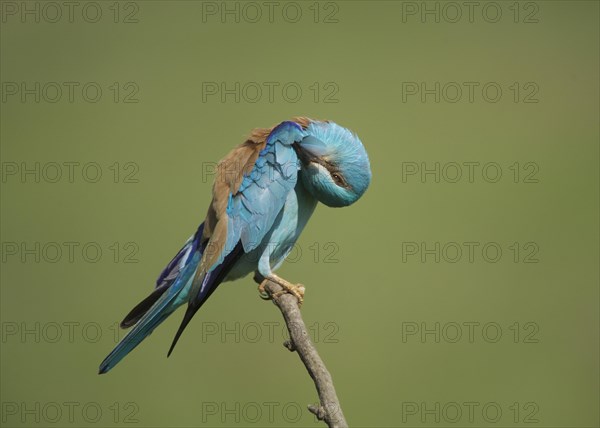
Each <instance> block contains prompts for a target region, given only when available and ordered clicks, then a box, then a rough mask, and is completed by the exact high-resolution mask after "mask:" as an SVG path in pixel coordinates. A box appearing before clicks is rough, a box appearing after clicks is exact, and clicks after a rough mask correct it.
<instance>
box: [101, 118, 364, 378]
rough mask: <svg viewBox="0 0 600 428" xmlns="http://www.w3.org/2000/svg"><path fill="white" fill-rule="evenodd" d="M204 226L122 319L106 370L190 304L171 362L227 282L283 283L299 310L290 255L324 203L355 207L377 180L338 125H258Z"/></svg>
mask: <svg viewBox="0 0 600 428" xmlns="http://www.w3.org/2000/svg"><path fill="white" fill-rule="evenodd" d="M216 171H217V174H216V178H215V183H214V185H213V190H212V201H211V203H210V205H209V207H208V213H207V214H206V218H205V220H204V222H203V223H202V224H201V225H200V226H199V227H198V230H196V233H194V235H193V236H192V237H190V239H188V241H187V242H186V243H185V245H184V246H183V248H182V249H181V250H180V251H179V252H178V253H177V255H176V256H175V257H174V258H173V260H171V261H170V262H169V264H168V265H167V266H166V267H165V269H164V270H163V271H162V273H161V274H160V276H159V277H158V279H157V281H156V287H155V289H154V291H153V292H152V293H151V294H150V295H149V296H148V297H146V298H145V299H144V300H142V301H141V302H140V303H139V304H138V305H137V306H136V307H134V308H133V309H132V310H131V312H129V314H127V316H126V317H125V319H124V320H123V321H122V322H121V327H122V328H129V327H133V328H132V329H131V331H130V332H129V333H128V334H127V335H126V336H125V337H124V338H123V340H122V341H121V342H120V343H119V344H118V345H117V346H116V347H115V349H114V350H113V351H112V352H111V353H110V354H109V355H108V356H107V357H106V358H105V359H104V361H102V363H101V364H100V373H101V374H102V373H106V372H108V371H109V370H110V369H112V368H113V367H114V366H115V365H116V364H117V363H118V362H119V361H120V360H121V359H122V358H123V357H124V356H125V355H127V354H128V353H129V352H130V351H131V350H132V349H133V348H135V347H136V346H137V345H138V344H139V343H140V342H141V341H142V340H144V338H146V336H148V335H149V334H150V333H152V331H153V330H154V329H155V328H156V327H157V326H158V325H159V324H160V323H162V322H163V321H164V320H165V319H166V318H167V317H168V316H169V315H171V314H172V313H173V312H174V311H175V310H176V309H177V308H178V307H179V306H181V305H183V304H185V303H187V310H186V312H185V314H184V317H183V320H182V322H181V325H180V327H179V330H178V331H177V333H176V334H175V338H174V339H173V343H172V345H171V348H170V349H169V353H168V355H170V354H171V352H172V351H173V348H174V347H175V345H176V343H177V341H178V340H179V337H180V336H181V333H182V332H183V331H184V329H185V328H186V326H187V325H188V323H189V322H190V320H191V319H192V317H193V316H194V314H195V313H196V312H197V311H198V309H200V307H201V306H202V305H203V304H204V302H206V300H207V299H208V298H209V297H210V295H211V294H212V293H213V292H214V291H215V290H216V288H217V287H218V286H219V284H221V283H222V282H224V281H231V280H235V279H238V278H242V277H244V276H246V275H248V274H250V273H252V272H254V273H255V277H256V278H259V281H263V282H262V284H261V285H260V286H259V290H260V291H261V292H263V293H264V284H265V281H266V280H270V281H273V282H275V283H277V284H279V285H280V286H281V287H282V288H283V289H284V292H289V293H292V294H293V295H294V296H296V298H297V299H298V300H299V303H300V304H301V303H302V300H303V295H304V288H303V287H302V286H301V285H299V284H292V283H290V282H288V281H286V280H285V279H283V278H281V277H279V276H277V275H276V274H275V271H276V270H277V268H278V267H279V266H280V265H281V264H282V263H283V261H284V259H285V258H286V256H287V255H288V254H289V252H290V251H291V250H292V248H293V246H294V244H295V243H296V241H297V239H298V237H299V236H300V233H301V232H302V230H303V229H304V226H305V225H306V223H307V221H308V219H309V218H310V216H311V215H312V213H313V211H314V209H315V207H316V205H317V202H321V203H323V204H325V205H327V206H330V207H343V206H347V205H350V204H352V203H354V202H355V201H356V200H357V199H358V198H360V197H361V196H362V194H363V193H364V192H365V191H366V190H367V187H368V186H369V183H370V181H371V168H370V165H369V158H368V156H367V152H366V151H365V148H364V146H363V145H362V143H361V141H360V139H359V138H358V137H357V136H356V135H355V134H353V133H352V132H350V131H349V130H348V129H346V128H343V127H341V126H339V125H337V124H335V123H333V122H331V121H317V120H312V119H308V118H304V117H299V118H295V119H293V120H291V121H286V122H282V123H280V124H279V125H277V126H275V127H273V128H259V129H255V130H253V131H252V132H251V134H250V136H249V137H248V139H247V140H246V141H245V142H244V143H242V144H241V145H239V146H237V147H236V148H234V149H233V150H232V151H231V152H230V153H229V154H228V155H227V156H226V157H225V158H224V159H223V160H221V162H219V164H218V166H217V170H216Z"/></svg>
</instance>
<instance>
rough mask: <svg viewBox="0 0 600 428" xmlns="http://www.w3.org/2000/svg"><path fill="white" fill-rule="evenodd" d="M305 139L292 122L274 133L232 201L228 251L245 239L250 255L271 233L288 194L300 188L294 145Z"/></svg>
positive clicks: (245, 248)
mask: <svg viewBox="0 0 600 428" xmlns="http://www.w3.org/2000/svg"><path fill="white" fill-rule="evenodd" d="M304 136H305V133H304V131H303V130H302V128H301V127H300V126H299V125H298V124H297V123H295V122H289V121H288V122H283V123H281V124H279V125H278V126H276V127H275V128H274V129H273V130H272V131H271V133H270V134H269V136H268V137H267V141H266V144H265V147H264V149H263V150H262V151H261V152H260V154H259V156H258V158H257V160H256V162H255V164H254V168H253V169H252V171H251V173H250V174H249V175H247V176H246V177H244V179H243V180H242V184H241V185H240V188H239V190H238V192H237V193H236V194H235V195H232V197H231V199H230V201H229V205H228V207H227V214H228V216H229V224H228V239H227V241H228V244H229V245H226V248H233V246H234V244H235V243H237V242H238V241H239V240H240V239H241V241H242V245H243V248H244V252H246V253H248V252H250V251H252V250H253V249H255V248H256V247H257V246H258V245H259V244H260V243H261V241H262V240H263V238H264V237H265V235H266V234H267V233H268V231H269V229H270V228H271V226H272V225H273V223H274V221H275V218H276V217H277V215H278V214H279V212H280V211H281V208H283V205H284V203H285V200H286V197H287V194H288V193H289V192H290V191H291V190H292V189H293V188H294V187H295V186H296V181H297V177H298V176H297V174H298V167H299V165H298V157H297V155H296V152H295V151H294V149H293V147H292V144H294V142H296V141H300V140H302V138H304ZM224 256H225V255H224ZM224 256H223V257H224Z"/></svg>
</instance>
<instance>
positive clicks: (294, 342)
mask: <svg viewBox="0 0 600 428" xmlns="http://www.w3.org/2000/svg"><path fill="white" fill-rule="evenodd" d="M265 290H266V291H267V293H269V295H270V296H273V295H275V294H276V293H277V292H279V291H282V290H283V289H282V288H281V286H280V285H279V284H275V283H274V282H271V281H267V283H266V284H265ZM273 303H275V305H276V306H277V307H278V308H279V310H280V311H281V313H282V315H283V318H284V319H285V323H286V326H287V329H288V331H289V333H290V340H288V341H286V342H285V343H284V346H285V347H286V348H287V349H289V350H290V351H292V352H293V351H296V352H297V353H298V355H299V356H300V359H301V360H302V362H303V363H304V366H305V367H306V370H308V374H309V375H310V377H311V378H312V380H313V382H314V383H315V386H316V388H317V392H318V394H319V402H320V403H319V405H314V406H313V405H310V406H308V410H309V411H310V412H311V413H313V414H315V416H316V417H317V418H318V419H319V420H323V421H325V422H326V423H327V425H328V426H329V427H330V428H331V427H336V428H337V427H347V426H348V423H347V422H346V419H345V418H344V413H343V412H342V408H341V406H340V401H339V400H338V397H337V394H336V393H335V387H334V386H333V380H332V379H331V375H330V374H329V371H327V367H325V364H324V363H323V360H322V359H321V357H320V356H319V353H318V352H317V349H316V348H315V346H314V344H313V343H312V340H310V336H309V334H308V332H307V330H306V325H305V324H304V320H303V319H302V314H301V313H300V307H299V306H298V301H297V299H296V297H294V296H293V295H291V294H288V293H286V294H282V295H280V296H279V297H277V298H274V299H273Z"/></svg>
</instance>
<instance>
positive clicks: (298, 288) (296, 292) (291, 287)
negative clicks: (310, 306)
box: [258, 277, 306, 307]
mask: <svg viewBox="0 0 600 428" xmlns="http://www.w3.org/2000/svg"><path fill="white" fill-rule="evenodd" d="M267 281H272V282H274V283H276V284H278V285H280V286H281V287H282V288H283V290H280V291H277V292H275V293H273V294H271V293H269V292H267V290H266V289H265V286H266V284H267ZM305 291H306V288H304V285H302V284H291V283H289V282H287V281H285V280H283V279H281V278H279V277H276V278H266V279H265V280H264V281H263V282H261V283H260V285H259V286H258V293H259V295H260V298H261V299H264V300H271V299H277V298H278V297H280V296H282V295H284V294H287V293H289V294H291V295H293V296H294V297H296V299H297V300H298V306H299V307H302V303H304V292H305Z"/></svg>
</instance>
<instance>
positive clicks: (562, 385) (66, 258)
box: [0, 1, 599, 427]
mask: <svg viewBox="0 0 600 428" xmlns="http://www.w3.org/2000/svg"><path fill="white" fill-rule="evenodd" d="M1 5H2V23H1V25H2V28H1V38H2V40H1V45H0V49H1V66H0V71H1V81H2V102H1V104H0V107H1V109H2V112H1V117H0V119H1V158H2V159H1V160H2V183H1V184H2V193H1V203H2V207H1V210H2V222H1V241H2V264H1V266H0V267H1V269H2V272H1V282H2V286H1V318H2V343H1V346H2V348H1V358H2V361H1V370H2V373H1V379H2V381H1V402H2V421H1V423H2V426H131V425H134V426H142V427H163V426H165V427H166V426H198V425H208V426H237V425H259V426H281V425H289V426H319V425H320V423H319V422H318V421H315V420H314V417H313V416H312V415H311V414H310V413H308V411H307V410H306V404H308V403H311V402H314V401H315V400H316V398H317V397H316V392H315V391H314V386H313V384H312V382H311V380H310V379H309V377H308V376H307V374H306V372H305V370H304V368H303V367H302V365H301V363H300V361H299V360H298V358H297V356H296V355H294V354H292V353H289V352H287V351H285V349H284V348H283V347H282V346H281V343H282V342H283V334H282V331H283V321H282V319H281V316H280V314H279V312H278V311H277V310H276V308H275V307H274V306H272V305H271V303H268V302H263V301H261V300H260V299H259V298H258V295H257V292H256V286H255V284H254V283H253V281H252V280H251V279H250V278H246V279H244V280H240V281H238V282H235V283H228V284H225V285H223V286H222V287H221V288H220V289H219V290H218V292H217V293H215V294H214V296H213V297H212V298H211V300H210V301H209V302H208V303H207V304H206V305H205V307H204V308H203V309H202V311H201V312H200V313H199V314H198V315H197V316H196V318H195V319H194V322H192V324H191V326H190V327H189V328H188V331H186V334H185V335H184V337H183V339H182V340H181V342H180V344H179V345H178V348H177V350H176V352H175V353H174V355H173V356H172V357H171V358H170V359H168V360H167V359H166V358H165V355H166V351H167V349H168V346H169V344H170V342H171V338H172V336H173V334H174V332H175V330H176V328H177V326H178V324H179V322H180V316H182V314H180V313H178V314H176V315H175V316H173V317H172V318H170V319H169V320H168V321H167V322H165V324H164V325H163V326H162V327H161V328H159V329H158V330H157V331H156V332H155V333H154V334H153V335H152V336H151V337H150V338H149V339H148V340H146V341H145V342H144V343H143V345H141V346H140V347H139V348H138V349H136V350H135V351H134V352H133V353H132V354H131V355H130V356H129V357H128V358H127V359H126V360H124V361H123V362H122V363H121V364H120V365H119V366H118V367H117V368H116V369H115V370H114V371H112V372H111V373H109V374H108V375H105V376H98V375H97V374H96V372H97V366H98V364H99V363H100V361H101V360H102V359H103V358H104V356H105V355H106V354H107V353H108V352H109V351H110V350H111V349H112V347H113V346H114V345H115V331H116V329H115V322H117V321H119V320H120V319H121V318H122V316H123V315H124V314H125V313H126V312H127V311H128V310H129V309H131V307H132V306H133V305H134V304H136V303H137V302H138V300H139V299H141V298H142V297H145V296H146V294H147V293H148V292H149V291H150V289H151V287H152V285H153V281H154V280H155V278H156V276H157V275H158V273H159V272H160V270H161V269H162V268H163V266H164V265H165V264H166V262H168V261H169V260H170V258H171V257H172V256H173V255H174V254H175V252H176V251H177V250H178V249H179V247H180V246H181V244H182V243H183V242H184V241H185V239H186V238H187V237H188V236H189V235H190V234H191V233H192V232H193V231H194V230H195V227H196V226H197V224H198V223H199V221H201V220H202V218H203V216H204V214H205V211H206V207H207V204H208V202H209V198H210V188H211V184H212V178H213V177H212V176H211V171H212V168H213V167H214V162H216V161H218V160H219V159H220V158H222V157H223V156H224V155H225V154H226V153H227V152H228V151H229V150H230V149H231V148H232V147H233V146H234V145H236V144H238V143H240V142H241V141H242V140H243V138H244V136H245V135H246V134H247V132H248V131H249V130H250V129H252V128H253V127H258V126H270V125H272V124H274V123H277V122H279V121H282V120H285V119H287V118H289V117H291V116H294V115H307V116H310V117H315V118H327V119H332V120H335V121H336V122H338V123H340V124H342V125H344V126H347V127H349V128H351V129H352V130H354V131H355V132H357V133H358V134H359V136H360V137H361V139H362V141H363V142H364V144H365V146H366V147H367V150H368V152H369V155H370V158H371V164H372V169H373V182H372V186H371V188H370V189H369V191H368V192H367V193H366V194H365V196H364V197H363V198H362V199H361V200H360V201H359V202H358V203H357V204H356V205H354V206H352V207H350V208H348V209H328V208H326V207H323V206H320V207H319V208H318V209H317V211H316V213H315V215H314V216H313V218H312V220H311V222H310V223H309V225H308V227H307V229H306V230H305V232H304V234H303V236H302V238H301V241H300V242H299V244H298V248H299V249H298V250H297V251H295V252H294V253H293V260H290V262H288V263H285V264H284V266H283V267H282V268H281V270H280V273H281V275H282V276H284V277H286V278H288V279H290V280H292V281H298V282H302V283H304V284H305V285H306V287H307V295H306V303H305V305H304V307H303V308H302V310H303V314H304V317H305V320H306V322H307V324H308V325H309V326H311V334H313V338H314V339H315V341H316V342H317V347H318V349H319V351H320V353H321V355H322V357H323V358H324V360H325V362H326V363H327V365H328V367H329V369H330V371H331V372H332V374H333V377H334V380H335V384H336V387H337V391H338V395H339V396H340V399H341V402H342V405H343V406H344V411H345V414H346V417H347V419H348V421H349V423H350V424H351V425H352V426H540V427H550V426H552V427H563V426H564V427H567V426H568V427H574V426H576V427H596V426H598V424H599V419H598V402H599V392H598V391H599V382H598V380H599V370H598V361H599V355H598V350H599V342H598V337H599V335H598V325H599V319H598V304H599V295H598V280H599V278H598V259H599V254H598V236H599V230H598V190H599V189H598V187H599V185H598V183H599V180H598V179H599V177H598V162H599V152H598V141H599V135H598V117H599V105H598V99H599V98H598V94H599V91H598V81H599V68H598V64H599V30H598V26H599V24H598V13H599V8H598V2H596V1H564V2H562V1H539V2H519V3H515V2H496V3H494V2H481V3H479V4H478V5H477V6H473V8H474V9H472V10H470V9H469V7H470V6H469V7H468V6H465V5H464V4H463V3H452V2H451V3H445V2H393V1H369V2H367V1H336V2H321V3H316V2H312V1H311V2H292V3H291V4H290V3H288V2H275V3H270V4H269V3H265V2H250V3H246V2H225V3H217V2H204V3H203V2H196V1H174V2H167V1H136V2H122V3H115V2H112V1H110V2H104V1H101V2H96V3H94V2H80V3H78V4H77V5H74V6H72V9H69V8H70V7H71V6H68V5H65V4H63V3H45V2H33V1H32V2H9V1H3V2H2V3H1ZM499 14H500V15H499ZM436 21H439V22H436ZM436 82H437V83H436ZM436 85H439V86H436ZM69 88H71V89H72V92H71V93H70V92H69ZM269 88H272V92H271V93H269ZM457 88H458V89H460V90H461V92H460V93H459V92H457ZM469 88H472V89H473V92H472V94H469V93H468V89H469ZM98 89H100V91H101V92H98ZM484 89H485V90H484ZM258 90H260V92H259V91H258ZM498 90H500V91H501V93H499V92H497V91H498ZM470 95H471V96H472V97H470ZM436 97H437V98H439V100H436ZM436 101H439V102H436ZM471 162H474V163H471ZM488 164H489V165H488ZM457 166H458V167H457ZM436 168H437V169H438V173H437V174H439V176H437V177H436V172H435V171H436ZM470 168H471V169H470ZM459 169H460V172H461V173H462V175H461V176H460V177H459V178H456V179H455V177H456V174H457V171H459ZM427 170H432V171H433V172H431V173H427ZM28 171H29V172H28ZM498 171H501V173H502V176H501V177H499V178H498V179H496V178H495V177H496V174H497V173H498ZM423 172H425V174H424V175H423ZM469 172H472V175H469ZM98 174H101V176H98ZM494 181H495V182H494ZM515 243H516V244H515ZM469 248H472V249H473V253H472V254H471V255H470V254H469V252H468V249H469ZM484 248H485V251H483V249H484ZM69 249H72V251H69ZM498 249H500V250H501V251H502V253H501V254H500V255H498V256H496V255H495V254H496V253H495V252H497V251H498ZM458 250H460V251H461V252H460V253H458V252H457V251H458ZM98 251H101V253H98ZM470 256H472V257H470ZM436 258H437V259H438V260H439V261H437V260H436Z"/></svg>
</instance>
